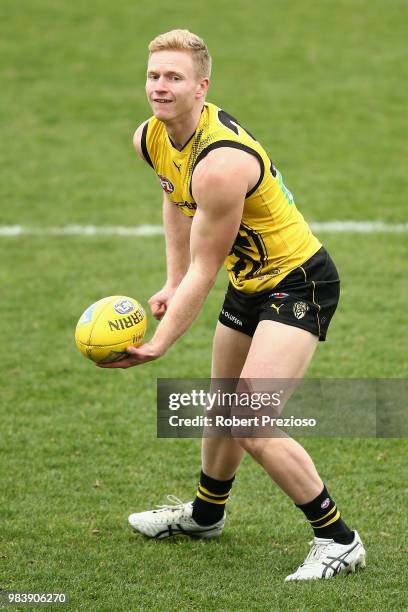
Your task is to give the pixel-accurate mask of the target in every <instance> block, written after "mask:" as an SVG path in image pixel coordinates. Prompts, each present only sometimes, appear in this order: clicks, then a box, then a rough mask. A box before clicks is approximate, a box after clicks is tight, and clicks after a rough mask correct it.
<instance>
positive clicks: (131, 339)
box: [75, 295, 147, 363]
mask: <svg viewBox="0 0 408 612" xmlns="http://www.w3.org/2000/svg"><path fill="white" fill-rule="evenodd" d="M146 329H147V317H146V313H145V311H144V310H143V308H142V306H141V305H140V304H139V302H138V301H136V300H134V299H132V298H129V297H126V296H123V295H111V296H109V297H105V298H102V299H101V300H99V301H98V302H95V304H92V305H91V306H89V308H87V309H86V310H85V312H84V313H83V314H82V316H81V317H80V319H79V321H78V324H77V326H76V330H75V342H76V345H77V347H78V348H79V350H80V351H81V353H82V354H83V355H84V356H85V357H87V358H88V359H91V360H92V361H96V362H98V363H109V362H112V361H120V360H121V359H124V358H125V357H127V353H126V347H127V346H130V345H132V346H140V345H141V344H142V342H143V338H144V336H145V333H146Z"/></svg>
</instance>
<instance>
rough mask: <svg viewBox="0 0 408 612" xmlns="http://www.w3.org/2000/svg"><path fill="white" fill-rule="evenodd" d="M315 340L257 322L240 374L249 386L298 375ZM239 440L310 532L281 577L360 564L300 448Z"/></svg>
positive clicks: (350, 535)
mask: <svg viewBox="0 0 408 612" xmlns="http://www.w3.org/2000/svg"><path fill="white" fill-rule="evenodd" d="M317 342H318V339H317V337H316V336H314V335H312V334H311V333H309V332H307V331H305V330H302V329H300V328H297V327H292V326H289V325H284V324H282V323H277V322H275V321H261V322H260V323H259V325H258V327H257V330H256V332H255V335H254V337H253V340H252V343H251V347H250V350H249V352H248V356H247V359H246V362H245V365H244V367H243V370H242V374H241V378H242V379H252V381H253V383H254V385H255V387H256V379H260V378H263V379H269V380H273V379H301V378H302V377H303V376H304V374H305V373H306V370H307V368H308V366H309V364H310V361H311V359H312V357H313V354H314V351H315V349H316V346H317ZM292 388H293V387H292ZM254 391H256V388H254ZM239 442H240V444H241V445H242V447H243V448H244V449H245V450H247V451H248V452H249V453H250V454H251V455H252V457H253V458H254V459H255V460H256V461H257V462H258V463H260V464H261V465H262V467H263V468H264V469H265V470H266V472H267V473H268V474H269V475H270V476H271V478H272V479H273V480H274V481H275V482H276V483H277V484H278V485H279V486H280V488H281V489H282V490H283V491H284V492H285V493H286V494H287V495H289V497H291V499H292V500H293V501H294V502H295V504H296V505H297V506H298V507H299V508H300V509H301V510H302V511H303V512H304V514H305V515H306V517H307V519H308V520H309V522H310V524H311V526H312V528H313V531H314V533H315V538H316V539H315V540H314V547H313V550H312V551H311V552H310V553H309V555H308V557H307V558H306V561H305V563H303V564H302V565H301V566H300V567H299V568H298V570H297V571H296V572H295V573H294V574H291V575H290V576H288V577H287V579H289V580H305V579H312V578H330V577H331V576H333V575H335V574H336V573H338V572H341V571H354V569H355V568H356V567H358V566H362V567H364V565H365V550H364V547H363V545H362V543H361V540H360V538H359V536H358V534H357V532H352V531H351V530H350V529H349V528H348V527H347V525H346V524H345V523H344V521H343V520H342V519H341V518H340V512H339V511H338V510H337V507H336V505H335V503H334V501H333V499H332V498H331V497H330V495H329V493H328V492H327V489H326V487H325V486H324V484H323V482H322V480H321V478H320V476H319V474H318V473H317V470H316V468H315V466H314V463H313V461H312V459H311V458H310V456H309V455H308V453H307V452H306V451H305V449H304V448H303V447H302V446H301V445H300V444H298V443H297V442H296V441H295V440H293V439H291V438H289V437H272V438H240V439H239Z"/></svg>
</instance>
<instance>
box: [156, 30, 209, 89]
mask: <svg viewBox="0 0 408 612" xmlns="http://www.w3.org/2000/svg"><path fill="white" fill-rule="evenodd" d="M155 51H188V52H189V53H191V57H192V59H193V62H194V65H195V67H196V75H197V77H198V78H199V79H202V78H205V77H210V75H211V56H210V54H209V52H208V49H207V45H206V44H205V42H204V41H203V39H202V38H200V37H199V36H197V35H196V34H193V33H192V32H189V30H171V31H170V32H164V33H163V34H159V36H156V38H154V39H153V40H152V41H151V43H150V44H149V52H150V54H152V53H154V52H155Z"/></svg>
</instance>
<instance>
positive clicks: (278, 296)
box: [269, 293, 289, 300]
mask: <svg viewBox="0 0 408 612" xmlns="http://www.w3.org/2000/svg"><path fill="white" fill-rule="evenodd" d="M269 297H273V298H275V299H276V300H283V299H284V298H287V297H289V293H271V295H270V296H269Z"/></svg>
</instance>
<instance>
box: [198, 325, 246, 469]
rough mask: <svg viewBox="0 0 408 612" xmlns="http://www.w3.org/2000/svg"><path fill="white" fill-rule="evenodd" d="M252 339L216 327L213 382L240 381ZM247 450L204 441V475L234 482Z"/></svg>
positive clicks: (228, 441)
mask: <svg viewBox="0 0 408 612" xmlns="http://www.w3.org/2000/svg"><path fill="white" fill-rule="evenodd" d="M251 340H252V338H251V337H250V336H247V335H246V334H243V333H242V332H240V331H236V330H235V329H231V328H229V327H226V326H225V325H223V324H222V323H219V322H218V323H217V327H216V329H215V335H214V343H213V353H212V367H211V378H213V379H217V378H231V379H237V378H239V377H240V376H241V371H242V368H243V367H244V364H245V361H246V358H247V355H248V351H249V348H250V346H251ZM243 454H244V450H243V448H242V446H241V445H240V444H239V443H238V442H237V441H236V440H234V439H232V438H203V441H202V467H203V471H204V472H205V473H206V474H208V476H211V477H212V478H216V479H217V480H228V479H230V478H232V477H233V476H234V474H235V472H236V470H237V468H238V466H239V463H240V461H241V459H242V455H243Z"/></svg>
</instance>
